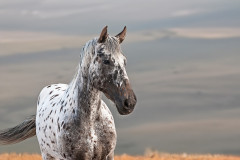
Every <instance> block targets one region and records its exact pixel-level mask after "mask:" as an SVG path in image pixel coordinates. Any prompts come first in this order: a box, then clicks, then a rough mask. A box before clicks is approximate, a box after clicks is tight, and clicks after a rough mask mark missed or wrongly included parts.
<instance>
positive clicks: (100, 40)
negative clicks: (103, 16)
mask: <svg viewBox="0 0 240 160" xmlns="http://www.w3.org/2000/svg"><path fill="white" fill-rule="evenodd" d="M107 27H108V26H106V27H104V28H103V30H102V32H101V34H100V37H99V38H98V43H104V42H105V41H106V39H107V36H108V33H107Z"/></svg>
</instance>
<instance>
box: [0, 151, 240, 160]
mask: <svg viewBox="0 0 240 160" xmlns="http://www.w3.org/2000/svg"><path fill="white" fill-rule="evenodd" d="M0 160H42V158H41V156H40V155H39V154H25V153H24V154H16V153H11V154H8V153H5V154H0ZM115 160H240V156H227V155H211V154H206V155H197V154H196V155H190V154H185V153H184V154H168V153H159V152H156V151H151V152H149V151H147V152H146V153H145V155H143V156H130V155H127V154H123V155H120V156H115Z"/></svg>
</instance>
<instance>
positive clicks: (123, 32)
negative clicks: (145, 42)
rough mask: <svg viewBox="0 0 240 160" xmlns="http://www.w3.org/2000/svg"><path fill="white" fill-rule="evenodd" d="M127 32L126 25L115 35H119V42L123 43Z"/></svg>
mask: <svg viewBox="0 0 240 160" xmlns="http://www.w3.org/2000/svg"><path fill="white" fill-rule="evenodd" d="M126 33H127V27H126V26H125V27H124V28H123V30H122V32H120V33H119V34H118V35H116V36H115V37H117V38H118V39H119V42H120V43H122V42H123V40H124V39H125V37H126Z"/></svg>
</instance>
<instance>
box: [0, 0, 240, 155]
mask: <svg viewBox="0 0 240 160" xmlns="http://www.w3.org/2000/svg"><path fill="white" fill-rule="evenodd" d="M239 14H240V1H237V0H233V1H227V0H212V1H206V0H201V1H200V0H197V1H189V0H183V1H181V3H179V1H177V0H172V1H164V0H159V1H156V0H150V1H147V2H146V1H143V0H140V1H126V0H123V1H119V2H113V1H109V0H104V1H101V2H99V1H96V0H94V1H87V2H80V1H76V0H70V1H56V0H44V1H33V0H22V1H21V2H20V1H19V2H18V1H3V0H0V24H1V25H0V75H1V76H0V82H1V83H0V102H1V103H0V129H4V128H7V127H13V126H14V125H17V124H18V123H20V122H22V121H23V120H24V119H25V118H26V117H28V116H30V115H33V114H35V112H36V102H37V97H38V94H39V93H40V91H41V89H42V88H43V87H44V86H47V85H49V84H52V83H69V82H70V81H71V80H72V78H73V75H74V73H75V72H76V67H77V65H78V63H79V61H78V60H79V59H78V57H79V53H80V49H81V47H82V46H83V45H84V44H85V43H86V42H87V41H88V40H90V39H92V38H93V37H97V36H99V34H100V32H101V30H102V28H103V27H104V26H106V25H108V30H109V33H110V34H111V35H116V34H117V33H119V32H120V31H121V30H122V29H123V27H124V26H125V25H126V26H127V28H128V32H127V37H126V40H125V41H124V42H123V44H122V49H123V52H124V54H125V55H126V56H127V60H128V63H127V72H128V75H129V78H130V81H131V84H132V86H133V89H134V91H135V92H136V95H137V98H138V103H137V106H136V109H135V110H134V112H133V113H132V114H130V115H128V116H120V115H119V114H118V112H117V110H116V107H115V106H114V105H113V104H112V103H111V102H109V101H108V100H106V99H105V101H106V102H107V104H108V106H109V108H110V110H111V111H112V113H113V116H114V119H115V124H116V129H117V134H118V142H117V147H116V153H117V154H122V153H128V154H141V153H143V152H144V150H145V149H146V148H152V149H156V150H159V151H160V152H169V153H183V152H186V153H217V154H235V155H239V154H240V91H239V90H240V85H239V82H240V63H239V60H240V54H239V52H240V45H239V44H240V21H239V18H238V17H239ZM3 152H30V153H35V152H38V153H40V150H39V147H38V142H37V140H36V138H33V139H29V140H27V141H24V142H22V143H19V144H15V145H9V146H0V153H3Z"/></svg>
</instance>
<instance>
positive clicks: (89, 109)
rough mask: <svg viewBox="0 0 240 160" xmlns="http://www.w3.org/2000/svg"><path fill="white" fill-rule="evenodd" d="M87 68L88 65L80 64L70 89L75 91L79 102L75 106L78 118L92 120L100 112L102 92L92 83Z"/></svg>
mask: <svg viewBox="0 0 240 160" xmlns="http://www.w3.org/2000/svg"><path fill="white" fill-rule="evenodd" d="M85 64H87V63H85ZM87 69H88V67H86V66H81V65H79V69H78V72H77V74H76V76H75V78H74V80H73V82H72V83H71V86H70V88H69V89H71V90H72V91H73V93H74V94H73V98H74V99H75V101H76V104H77V105H76V106H75V107H76V108H75V109H76V111H77V116H76V118H79V117H81V118H85V119H90V120H91V119H94V118H96V116H97V115H98V114H99V112H98V111H99V107H100V105H101V98H100V94H101V93H100V92H99V91H98V90H97V89H95V88H94V87H93V86H92V85H91V83H90V81H89V79H88V77H89V76H88V75H87V73H88V72H87Z"/></svg>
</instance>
